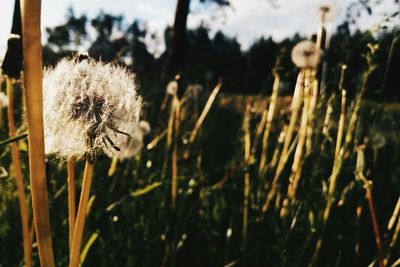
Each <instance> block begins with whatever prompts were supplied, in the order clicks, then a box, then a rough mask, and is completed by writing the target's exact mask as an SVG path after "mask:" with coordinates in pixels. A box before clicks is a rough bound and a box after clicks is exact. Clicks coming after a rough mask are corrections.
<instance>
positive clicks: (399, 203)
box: [387, 197, 400, 231]
mask: <svg viewBox="0 0 400 267" xmlns="http://www.w3.org/2000/svg"><path fill="white" fill-rule="evenodd" d="M399 212H400V197H399V199H398V200H397V204H396V206H395V208H394V210H393V214H392V217H390V220H389V223H388V227H387V229H388V230H389V231H390V230H392V228H393V226H394V224H395V223H396V220H397V219H399Z"/></svg>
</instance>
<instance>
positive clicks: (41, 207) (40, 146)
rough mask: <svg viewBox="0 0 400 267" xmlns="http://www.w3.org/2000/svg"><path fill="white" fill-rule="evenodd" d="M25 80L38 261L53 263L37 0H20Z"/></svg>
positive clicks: (48, 265)
mask: <svg viewBox="0 0 400 267" xmlns="http://www.w3.org/2000/svg"><path fill="white" fill-rule="evenodd" d="M21 13H22V30H23V38H22V39H23V54H24V84H25V99H26V111H27V126H28V141H29V171H30V182H31V196H32V205H33V214H34V223H35V231H36V237H37V238H36V239H37V243H38V250H39V258H40V264H41V266H42V267H53V266H55V263H54V256H53V246H52V241H51V230H50V216H49V208H48V207H49V203H48V198H47V181H46V167H45V154H44V134H43V95H42V76H43V75H42V74H43V73H42V46H41V32H40V14H41V1H40V0H30V1H27V0H22V1H21Z"/></svg>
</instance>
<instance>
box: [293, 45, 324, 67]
mask: <svg viewBox="0 0 400 267" xmlns="http://www.w3.org/2000/svg"><path fill="white" fill-rule="evenodd" d="M318 53H320V52H319V51H318V52H317V47H316V45H315V43H314V42H312V41H307V40H306V41H301V42H300V43H298V44H296V45H295V46H294V47H293V49H292V61H293V63H294V64H295V65H296V66H297V67H299V68H314V67H316V66H317V65H318V60H319V55H318Z"/></svg>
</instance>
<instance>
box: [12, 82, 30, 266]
mask: <svg viewBox="0 0 400 267" xmlns="http://www.w3.org/2000/svg"><path fill="white" fill-rule="evenodd" d="M6 83H7V95H8V107H7V114H8V130H9V135H10V137H11V138H12V137H15V135H16V129H15V121H14V92H13V81H12V80H11V79H10V78H8V77H6ZM10 146H11V160H12V164H13V171H14V175H15V182H16V184H17V193H18V202H19V211H20V216H21V224H22V240H23V248H24V261H25V265H26V266H27V267H30V266H32V239H31V235H30V230H29V214H28V204H27V202H26V201H27V199H26V195H25V185H24V177H23V175H22V169H21V161H20V158H19V149H18V144H17V143H16V142H12V143H11V144H10Z"/></svg>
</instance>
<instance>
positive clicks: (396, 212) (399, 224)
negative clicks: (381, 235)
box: [383, 197, 400, 266]
mask: <svg viewBox="0 0 400 267" xmlns="http://www.w3.org/2000/svg"><path fill="white" fill-rule="evenodd" d="M399 213H400V197H399V199H398V200H397V204H396V206H395V208H394V210H393V214H392V216H391V217H390V220H389V223H388V227H387V229H388V230H389V231H391V230H392V229H393V227H394V224H395V223H396V220H397V225H396V228H395V229H394V232H393V236H392V239H391V241H390V244H389V248H390V249H393V248H394V246H395V245H396V242H397V238H398V237H399V234H400V217H399ZM390 257H391V252H390V251H389V253H388V254H387V255H386V257H385V260H384V261H383V263H384V265H385V266H386V265H387V264H388V263H389V261H390Z"/></svg>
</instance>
